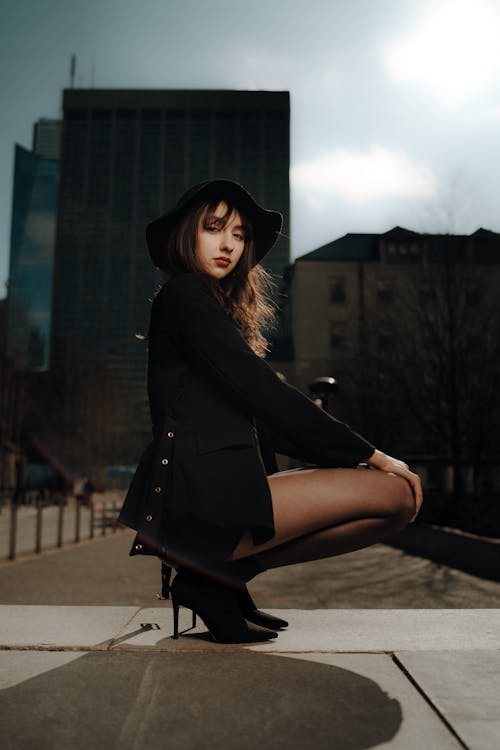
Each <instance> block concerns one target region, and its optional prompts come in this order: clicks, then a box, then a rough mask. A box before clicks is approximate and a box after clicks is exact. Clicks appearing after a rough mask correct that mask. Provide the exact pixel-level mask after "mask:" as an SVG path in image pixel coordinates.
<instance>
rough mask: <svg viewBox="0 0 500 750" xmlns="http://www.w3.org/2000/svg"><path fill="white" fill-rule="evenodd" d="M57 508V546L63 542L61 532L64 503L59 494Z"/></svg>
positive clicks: (62, 530) (60, 545)
mask: <svg viewBox="0 0 500 750" xmlns="http://www.w3.org/2000/svg"><path fill="white" fill-rule="evenodd" d="M57 503H58V508H57V546H58V547H62V546H63V543H64V539H63V532H64V503H63V502H62V497H61V495H59V498H58V501H57Z"/></svg>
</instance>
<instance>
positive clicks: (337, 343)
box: [330, 321, 347, 351]
mask: <svg viewBox="0 0 500 750" xmlns="http://www.w3.org/2000/svg"><path fill="white" fill-rule="evenodd" d="M346 342H347V338H346V331H345V324H344V323H342V322H339V321H330V348H331V349H334V350H336V351H338V350H339V349H343V348H344V347H345V345H346Z"/></svg>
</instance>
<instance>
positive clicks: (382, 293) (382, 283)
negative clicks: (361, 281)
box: [377, 276, 393, 302]
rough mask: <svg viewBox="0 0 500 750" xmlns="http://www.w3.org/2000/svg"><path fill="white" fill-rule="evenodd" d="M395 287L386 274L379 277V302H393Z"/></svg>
mask: <svg viewBox="0 0 500 750" xmlns="http://www.w3.org/2000/svg"><path fill="white" fill-rule="evenodd" d="M392 293H393V289H392V284H391V280H390V279H388V278H386V277H385V276H381V277H379V278H378V279H377V302H392V297H393V294H392Z"/></svg>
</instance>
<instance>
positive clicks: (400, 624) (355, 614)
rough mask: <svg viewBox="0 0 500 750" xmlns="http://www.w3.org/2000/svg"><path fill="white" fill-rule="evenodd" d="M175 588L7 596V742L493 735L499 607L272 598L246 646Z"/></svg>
mask: <svg viewBox="0 0 500 750" xmlns="http://www.w3.org/2000/svg"><path fill="white" fill-rule="evenodd" d="M169 604H170V602H162V605H161V606H159V607H156V608H140V607H85V606H80V607H75V606H60V607H58V606H53V607H44V606H22V605H10V606H9V605H4V606H2V607H0V622H1V623H2V627H1V635H0V642H1V644H0V645H1V649H0V674H1V678H0V680H1V683H0V686H1V688H2V691H1V693H0V695H1V700H0V727H2V729H1V734H2V747H3V748H4V750H11V749H12V750H14V748H15V749H16V750H32V749H33V748H35V747H40V746H43V747H61V748H68V750H69V749H72V748H82V749H83V748H84V747H85V748H89V747H94V746H102V747H106V748H120V749H121V748H123V749H124V750H125V749H127V750H128V748H130V749H132V748H139V747H145V746H149V747H152V748H160V747H161V748H164V747H165V748H167V747H168V748H173V749H175V750H195V748H196V749H199V748H206V749H207V750H208V748H210V749H211V750H212V749H213V750H218V749H219V748H220V750H223V749H224V750H228V749H230V750H232V748H241V749H242V750H246V749H247V748H248V750H250V748H252V750H253V749H254V748H255V747H256V746H257V747H260V748H261V749H262V750H264V749H265V750H268V749H269V750H274V749H275V748H276V750H278V748H279V749H280V750H281V749H284V748H287V749H288V750H294V749H295V748H296V749H297V750H299V749H300V750H302V748H311V749H312V748H314V749H315V750H322V749H323V748H325V750H326V748H334V749H335V750H343V749H347V748H370V747H384V748H391V749H393V748H394V749H396V748H397V749H398V750H421V748H423V747H425V748H428V749H429V750H448V748H450V749H451V748H462V747H468V748H471V750H483V749H484V750H492V749H493V748H496V747H498V737H499V735H500V717H499V715H498V701H497V696H498V695H499V693H500V629H499V627H498V625H499V622H500V610H499V609H468V610H440V609H434V610H425V609H419V610H408V609H405V610H401V609H399V610H398V609H396V610H394V609H390V610H389V609H378V610H367V609H348V610H345V609H338V610H324V609H322V610H308V611H303V610H297V609H273V610H270V611H272V612H273V613H274V614H277V615H281V616H283V617H285V619H287V620H288V621H289V623H290V625H289V628H288V629H287V630H285V631H281V632H280V634H279V636H278V638H277V639H275V640H273V641H270V642H268V643H265V644H254V645H250V644H249V645H242V646H238V645H223V644H217V643H215V642H213V641H212V640H211V639H210V638H209V635H208V633H207V631H206V629H205V627H204V625H203V623H202V622H201V621H200V620H199V618H198V624H197V627H196V628H195V629H194V630H189V628H190V626H191V613H190V611H189V610H187V609H184V608H181V610H180V613H181V619H180V627H181V628H182V630H184V634H183V635H182V636H181V637H180V638H179V639H178V640H174V639H173V638H171V634H172V617H171V615H172V613H171V611H170V607H169ZM40 742H42V745H41V744H40Z"/></svg>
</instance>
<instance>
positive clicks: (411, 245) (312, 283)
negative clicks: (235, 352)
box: [287, 227, 500, 489]
mask: <svg viewBox="0 0 500 750" xmlns="http://www.w3.org/2000/svg"><path fill="white" fill-rule="evenodd" d="M499 284H500V234H497V233H494V232H490V231H488V230H485V229H479V230H477V231H476V232H474V233H473V234H471V235H429V234H419V233H416V232H411V231H409V230H406V229H403V228H401V227H395V228H394V229H392V230H390V231H389V232H386V233H384V234H347V235H345V236H344V237H341V238H339V239H338V240H335V241H333V242H331V243H329V244H327V245H325V246H323V247H320V248H317V249H316V250H313V251H312V252H309V253H307V254H305V255H302V256H300V257H298V258H297V259H296V261H295V263H294V265H293V267H292V269H291V273H290V274H289V285H288V290H287V295H288V309H287V319H288V321H289V331H290V332H291V334H292V337H293V350H294V384H295V385H296V386H297V387H299V388H300V389H301V390H303V391H305V392H307V390H308V387H309V384H310V383H311V381H313V379H314V378H317V377H320V376H330V377H334V378H335V379H336V380H337V383H338V391H337V393H336V394H335V396H334V399H333V412H332V413H335V415H336V416H338V417H339V418H340V419H344V420H345V421H346V422H348V423H349V424H351V426H352V427H354V429H358V431H360V432H361V433H362V434H365V435H366V437H367V438H368V439H370V440H371V441H372V442H374V443H375V444H376V445H378V446H379V447H380V449H381V450H383V451H386V452H388V453H391V454H392V455H396V456H399V455H406V456H410V455H411V456H418V457H420V458H419V460H420V459H422V460H425V463H426V464H427V469H429V466H430V467H431V468H430V469H429V471H430V472H431V474H432V471H433V470H434V469H433V468H432V465H433V462H434V463H436V462H437V464H438V465H437V467H435V471H436V472H437V474H439V476H440V484H441V485H442V484H443V472H445V470H446V471H449V469H450V466H449V463H448V465H447V468H446V469H445V468H443V465H444V464H443V461H444V462H445V463H446V462H447V461H448V462H449V460H450V454H451V447H452V444H454V450H455V452H456V453H457V454H458V455H461V456H462V458H463V461H464V465H465V463H468V466H467V469H466V474H467V478H466V482H467V486H468V488H469V489H470V488H471V484H472V482H473V473H474V467H473V462H474V456H478V457H479V456H481V460H489V461H490V462H491V466H490V468H489V469H488V471H487V472H486V475H487V476H488V477H489V478H488V480H487V482H488V484H489V486H495V487H498V488H499V489H500V473H499V467H498V465H497V463H498V458H499V457H498V456H497V454H498V448H497V447H496V445H494V444H493V443H494V439H493V436H494V435H495V434H496V433H495V424H498V422H499V421H500V410H499V401H498V399H497V398H496V397H495V395H494V392H493V389H492V388H491V383H492V382H497V379H498V376H499V374H500V361H499V357H500V348H499V347H498V345H497V344H496V341H497V339H498V334H497V333H496V331H497V330H498V328H499V327H500V304H499V303H498V287H499ZM486 404H488V406H486ZM485 456H489V458H488V459H486V458H485ZM495 456H496V458H495ZM465 457H466V458H465ZM495 462H497V463H495ZM427 469H426V470H427ZM446 483H447V485H449V484H450V480H449V477H448V478H447V479H446Z"/></svg>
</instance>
